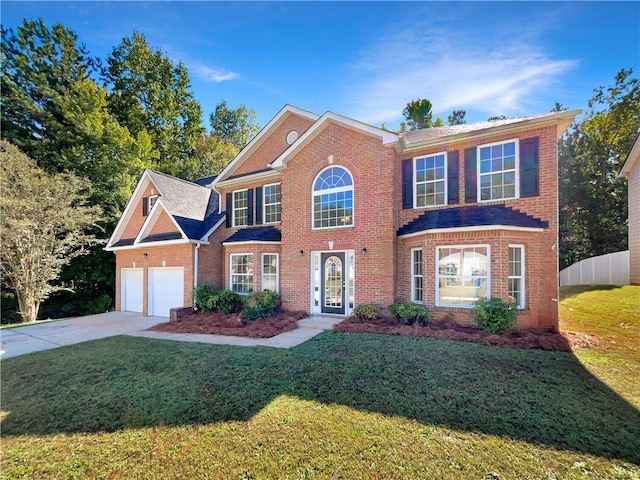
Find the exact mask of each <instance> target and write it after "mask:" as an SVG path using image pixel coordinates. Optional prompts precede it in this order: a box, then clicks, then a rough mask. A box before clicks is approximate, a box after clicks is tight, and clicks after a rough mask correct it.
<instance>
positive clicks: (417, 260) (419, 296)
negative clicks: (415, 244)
mask: <svg viewBox="0 0 640 480" xmlns="http://www.w3.org/2000/svg"><path fill="white" fill-rule="evenodd" d="M411 301H412V302H416V303H422V302H423V301H424V295H423V287H422V249H421V248H414V249H412V250H411Z"/></svg>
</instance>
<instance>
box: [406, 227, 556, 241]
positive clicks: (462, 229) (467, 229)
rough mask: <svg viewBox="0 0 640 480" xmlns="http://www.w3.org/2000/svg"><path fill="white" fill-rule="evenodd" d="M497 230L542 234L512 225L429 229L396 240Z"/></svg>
mask: <svg viewBox="0 0 640 480" xmlns="http://www.w3.org/2000/svg"><path fill="white" fill-rule="evenodd" d="M497 230H509V231H515V232H537V233H539V232H544V228H537V227H516V226H513V225H478V226H473V227H451V228H430V229H427V230H422V231H420V232H413V233H406V234H404V235H398V238H411V237H419V236H420V235H435V234H438V233H464V232H487V231H497Z"/></svg>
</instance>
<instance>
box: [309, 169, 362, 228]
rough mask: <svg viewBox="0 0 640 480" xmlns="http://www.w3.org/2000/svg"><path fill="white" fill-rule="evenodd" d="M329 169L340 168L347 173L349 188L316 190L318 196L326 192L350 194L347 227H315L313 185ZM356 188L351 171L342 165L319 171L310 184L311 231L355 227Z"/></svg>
mask: <svg viewBox="0 0 640 480" xmlns="http://www.w3.org/2000/svg"><path fill="white" fill-rule="evenodd" d="M330 168H341V169H343V170H344V171H345V172H347V173H348V174H349V176H350V177H351V186H350V187H348V186H347V187H336V188H330V189H325V190H317V191H318V192H319V193H318V195H324V194H325V193H322V192H328V193H340V192H349V191H350V192H351V202H352V206H351V223H350V224H349V225H332V226H328V227H316V226H315V225H316V207H315V196H316V190H315V185H316V182H317V181H318V177H319V176H320V175H322V174H323V173H324V172H326V171H327V170H329V169H330ZM355 190H356V186H355V180H354V178H353V174H352V173H351V171H350V170H349V169H348V168H347V167H345V166H344V165H336V164H332V165H329V166H328V167H325V168H323V169H322V170H320V171H319V172H318V174H317V175H316V176H315V177H314V178H313V182H312V183H311V230H330V229H333V228H352V227H355V225H356V221H355V220H356V219H355V212H356V205H355V203H356V192H355Z"/></svg>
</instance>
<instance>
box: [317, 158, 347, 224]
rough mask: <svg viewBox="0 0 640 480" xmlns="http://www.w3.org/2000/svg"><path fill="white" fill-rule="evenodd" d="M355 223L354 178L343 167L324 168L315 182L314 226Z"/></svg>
mask: <svg viewBox="0 0 640 480" xmlns="http://www.w3.org/2000/svg"><path fill="white" fill-rule="evenodd" d="M350 225H353V179H352V178H351V174H350V173H349V172H348V171H347V170H346V169H345V168H342V167H338V166H334V167H329V168H326V169H324V170H323V171H322V172H320V173H319V174H318V176H317V177H316V179H315V181H314V182H313V228H314V229H319V228H331V227H347V226H350Z"/></svg>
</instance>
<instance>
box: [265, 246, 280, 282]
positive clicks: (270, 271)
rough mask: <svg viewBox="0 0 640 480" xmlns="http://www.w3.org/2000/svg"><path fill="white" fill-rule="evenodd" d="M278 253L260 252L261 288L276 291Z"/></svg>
mask: <svg viewBox="0 0 640 480" xmlns="http://www.w3.org/2000/svg"><path fill="white" fill-rule="evenodd" d="M278 261H279V258H278V254H277V253H263V254H262V290H271V291H272V292H277V291H278Z"/></svg>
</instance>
